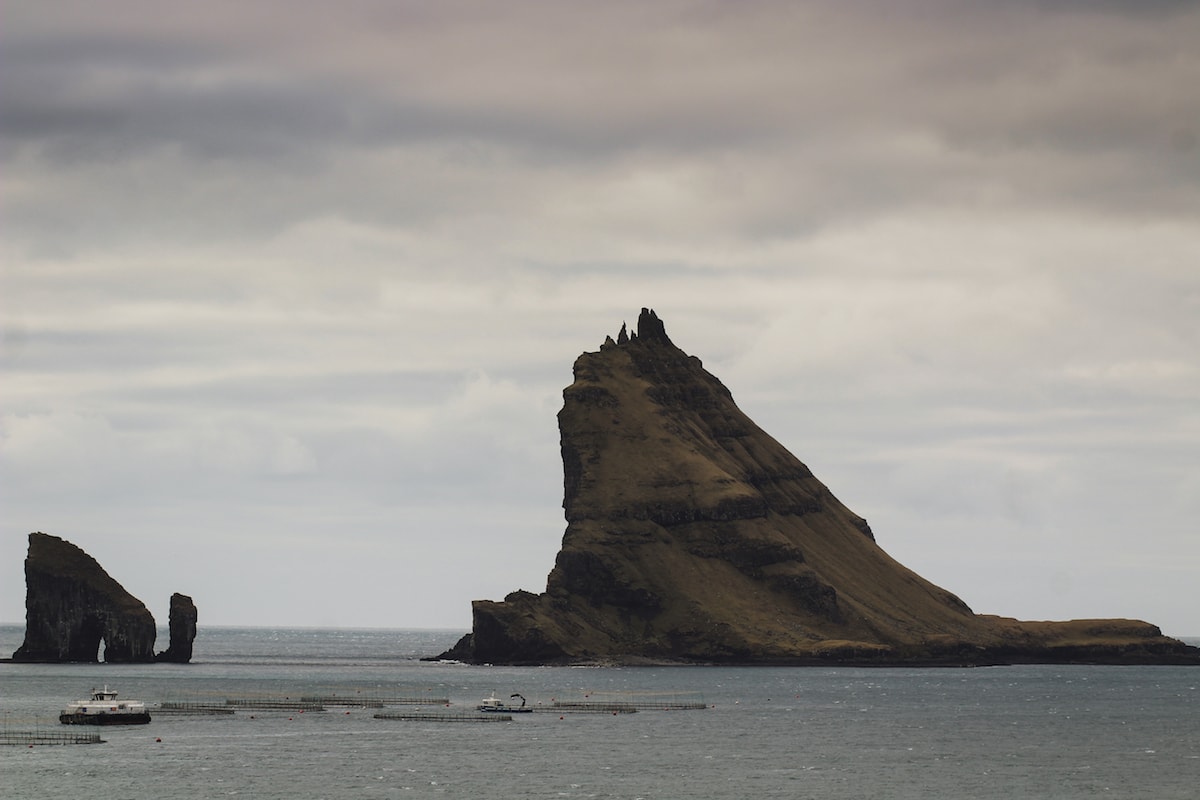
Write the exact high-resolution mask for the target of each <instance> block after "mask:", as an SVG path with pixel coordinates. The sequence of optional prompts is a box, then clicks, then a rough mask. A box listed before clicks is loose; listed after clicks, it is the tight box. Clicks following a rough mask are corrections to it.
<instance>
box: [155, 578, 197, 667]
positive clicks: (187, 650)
mask: <svg viewBox="0 0 1200 800" xmlns="http://www.w3.org/2000/svg"><path fill="white" fill-rule="evenodd" d="M197 619H198V615H197V613H196V604H195V603H193V602H192V598H190V597H188V596H187V595H186V594H179V593H178V592H176V593H175V594H173V595H171V611H170V617H169V621H168V624H167V628H168V630H169V631H170V635H171V639H170V644H169V645H168V646H167V649H166V650H164V651H162V652H161V653H159V654H158V655H157V656H155V657H154V659H155V661H167V662H170V663H172V664H187V663H188V662H189V661H191V660H192V642H193V641H195V639H196V620H197Z"/></svg>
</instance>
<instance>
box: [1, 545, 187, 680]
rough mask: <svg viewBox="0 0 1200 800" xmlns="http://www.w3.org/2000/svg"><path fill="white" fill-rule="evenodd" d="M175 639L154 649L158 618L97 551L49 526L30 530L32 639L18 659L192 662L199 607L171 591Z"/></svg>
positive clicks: (28, 625)
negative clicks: (91, 552) (110, 570)
mask: <svg viewBox="0 0 1200 800" xmlns="http://www.w3.org/2000/svg"><path fill="white" fill-rule="evenodd" d="M170 617H171V618H170V635H171V642H170V646H169V647H168V648H167V649H166V650H165V651H163V652H162V653H160V654H158V655H157V656H155V654H154V640H155V638H156V636H157V631H156V629H155V624H154V617H153V616H152V615H151V614H150V611H149V610H148V609H147V608H146V605H145V604H144V603H143V602H142V601H141V600H138V599H137V598H136V597H134V596H133V595H131V594H130V593H129V592H127V591H125V588H124V587H123V586H121V584H119V583H117V581H116V580H115V579H113V578H112V576H110V575H109V574H108V573H107V572H105V571H104V568H103V567H101V566H100V565H99V564H98V563H97V562H96V560H95V559H94V558H92V557H91V556H89V555H88V554H87V553H85V552H84V551H83V550H81V549H79V548H78V547H76V546H75V545H73V544H71V543H70V542H68V541H66V540H65V539H60V538H59V537H57V536H51V535H49V534H46V533H31V534H29V554H28V556H27V557H26V558H25V641H24V643H23V644H22V645H21V646H20V648H18V649H17V652H15V653H13V656H12V660H13V661H26V662H42V663H63V662H95V661H97V657H98V655H99V652H100V644H101V643H102V642H103V644H104V660H105V661H106V662H109V663H120V662H139V663H140V662H151V661H169V662H175V663H187V662H188V661H190V660H191V657H192V641H193V640H194V639H195V638H196V606H195V604H193V603H192V599H191V598H190V597H188V596H186V595H182V594H175V595H173V596H172V597H171V610H170Z"/></svg>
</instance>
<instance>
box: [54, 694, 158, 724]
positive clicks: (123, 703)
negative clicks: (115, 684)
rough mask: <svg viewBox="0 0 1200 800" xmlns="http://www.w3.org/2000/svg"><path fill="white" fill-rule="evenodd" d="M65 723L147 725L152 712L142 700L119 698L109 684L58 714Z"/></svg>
mask: <svg viewBox="0 0 1200 800" xmlns="http://www.w3.org/2000/svg"><path fill="white" fill-rule="evenodd" d="M58 721H59V722H61V723H62V724H64V725H145V724H146V723H147V722H149V721H150V712H148V711H146V704H145V703H143V702H142V701H141V700H118V699H117V693H116V692H114V691H113V690H112V689H109V688H108V686H107V685H105V687H104V688H103V689H92V696H91V698H90V699H88V700H76V701H75V702H74V703H71V704H69V705H68V706H67V707H66V708H64V709H63V710H62V713H61V714H59V715H58Z"/></svg>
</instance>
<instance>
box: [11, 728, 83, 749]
mask: <svg viewBox="0 0 1200 800" xmlns="http://www.w3.org/2000/svg"><path fill="white" fill-rule="evenodd" d="M6 744H8V745H22V746H26V745H27V746H29V747H33V746H34V745H35V744H38V745H40V744H104V740H103V739H101V738H100V734H98V733H79V732H76V731H11V730H6V731H0V745H6Z"/></svg>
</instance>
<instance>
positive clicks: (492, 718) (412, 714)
mask: <svg viewBox="0 0 1200 800" xmlns="http://www.w3.org/2000/svg"><path fill="white" fill-rule="evenodd" d="M374 716H375V719H402V720H411V721H417V722H512V715H511V714H481V713H479V712H474V711H385V712H381V713H379V714H375V715H374Z"/></svg>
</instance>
